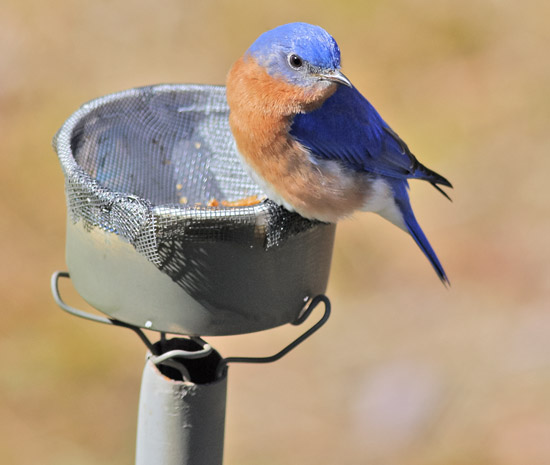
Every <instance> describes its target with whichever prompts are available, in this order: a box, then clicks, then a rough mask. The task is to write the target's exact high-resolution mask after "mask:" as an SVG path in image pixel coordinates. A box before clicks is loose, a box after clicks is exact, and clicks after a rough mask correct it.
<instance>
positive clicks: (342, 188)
mask: <svg viewBox="0 0 550 465" xmlns="http://www.w3.org/2000/svg"><path fill="white" fill-rule="evenodd" d="M336 88H337V84H334V83H326V82H323V83H320V84H319V86H316V87H315V88H313V89H309V88H301V87H299V86H294V85H292V84H289V83H287V82H285V81H284V80H282V79H276V78H273V77H272V76H270V75H269V74H268V73H267V72H266V71H265V69H264V68H262V67H261V66H259V65H258V64H257V63H256V62H255V61H254V60H253V59H252V58H250V57H247V58H240V59H239V60H238V61H237V62H236V63H235V64H234V65H233V67H232V68H231V70H230V71H229V75H228V78H227V101H228V103H229V108H230V114H229V123H230V126H231V130H232V132H233V136H234V138H235V141H236V143H237V147H238V149H239V152H240V153H241V155H242V157H243V158H244V160H245V161H246V163H247V164H248V165H249V166H250V168H251V169H252V170H253V171H254V172H255V173H256V174H257V175H258V176H259V177H260V178H261V179H262V180H264V181H265V183H266V184H267V185H268V186H269V187H270V189H271V190H272V191H273V192H276V195H277V196H279V197H280V198H281V199H283V200H284V205H285V206H286V207H287V208H291V209H293V210H295V211H297V212H298V213H300V214H301V215H302V216H305V217H307V218H312V219H318V220H321V221H327V222H335V221H337V220H338V219H340V218H342V217H344V216H348V215H350V214H351V213H353V212H354V211H355V210H357V209H360V208H361V207H362V206H363V203H364V199H365V193H366V191H367V190H368V186H369V182H368V180H367V179H366V177H365V176H364V175H363V174H361V173H356V172H353V171H352V170H349V169H346V168H345V167H343V166H340V165H339V164H337V163H336V162H326V163H314V162H313V161H312V159H311V156H310V154H309V152H308V150H307V149H306V148H305V147H304V146H303V145H302V144H300V143H299V142H298V141H296V140H294V139H293V138H292V137H290V135H289V130H290V124H291V121H292V118H293V116H294V115H296V114H298V113H302V112H307V111H312V110H314V109H316V108H319V107H320V106H321V105H322V104H323V103H324V101H325V100H326V99H327V98H329V97H330V96H331V95H332V94H333V93H334V91H335V90H336ZM268 195H269V193H268ZM274 200H277V199H274Z"/></svg>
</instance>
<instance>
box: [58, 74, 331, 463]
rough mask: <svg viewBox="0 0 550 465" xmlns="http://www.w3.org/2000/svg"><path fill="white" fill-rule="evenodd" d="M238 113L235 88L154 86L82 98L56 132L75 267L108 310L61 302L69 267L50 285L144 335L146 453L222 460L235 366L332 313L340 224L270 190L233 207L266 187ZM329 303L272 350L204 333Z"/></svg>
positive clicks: (288, 316)
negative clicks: (242, 143) (231, 103)
mask: <svg viewBox="0 0 550 465" xmlns="http://www.w3.org/2000/svg"><path fill="white" fill-rule="evenodd" d="M228 113H229V110H228V108H227V103H226V99H225V89H224V87H218V86H197V85H161V86H153V87H143V88H138V89H131V90H128V91H124V92H120V93H117V94H113V95H109V96H105V97H102V98H99V99H96V100H93V101H91V102H89V103H87V104H85V105H83V106H82V107H81V108H80V109H79V110H78V111H76V112H75V113H74V114H73V115H72V116H71V117H70V118H69V119H68V120H67V121H66V122H65V124H64V125H63V126H62V128H61V129H60V130H59V132H58V133H57V134H56V137H55V139H54V147H55V149H56V151H57V154H58V157H59V160H60V163H61V166H62V169H63V173H64V176H65V191H66V199H67V210H68V217H67V240H66V259H67V265H68V268H69V272H70V279H71V281H72V283H73V285H74V286H75V288H76V290H77V291H78V292H79V294H80V295H81V296H82V297H83V298H84V299H85V300H86V301H87V302H88V303H90V304H91V305H92V306H93V307H95V308H96V309H98V310H100V311H101V312H103V313H104V314H105V315H107V317H103V316H97V315H90V314H87V313H85V312H82V311H80V310H77V309H74V308H72V307H70V306H69V305H67V304H66V303H65V302H64V301H63V299H62V298H61V296H60V294H59V290H58V280H59V278H62V277H63V278H68V277H69V273H66V272H57V273H55V274H54V275H53V277H52V292H53V295H54V298H55V300H56V302H57V303H58V304H59V305H60V306H61V307H62V308H63V309H64V310H66V311H69V312H70V313H72V314H75V315H77V316H81V317H85V318H88V319H91V320H94V321H98V322H101V323H108V324H114V325H117V326H123V327H127V328H130V329H132V330H133V331H134V332H136V333H137V334H138V335H139V336H140V338H141V339H142V340H143V341H144V342H145V343H146V345H147V347H148V349H149V351H150V356H149V358H148V361H147V364H146V367H145V370H144V375H143V381H142V392H141V398H140V414H139V420H138V422H139V425H138V441H137V444H138V445H137V459H136V463H139V464H145V463H164V464H172V463H174V464H175V463H193V464H195V465H199V464H210V465H213V464H216V463H221V457H222V452H223V431H224V426H223V424H224V418H225V417H224V415H225V391H226V383H227V379H226V376H227V370H226V367H227V364H228V363H233V362H251V363H265V362H272V361H275V360H278V359H279V358H281V357H282V356H284V355H285V354H286V353H288V351H290V350H291V349H293V348H294V347H295V346H296V345H298V344H299V343H300V342H302V341H303V340H304V339H305V338H307V337H308V336H310V335H311V334H312V333H313V332H315V331H316V330H317V329H318V328H319V327H320V326H321V325H322V324H324V322H325V321H326V320H327V319H328V316H329V314H330V303H329V301H328V299H327V298H326V297H325V296H324V295H323V293H324V292H325V289H326V285H327V281H328V275H329V269H330V261H331V256H332V248H333V242H334V233H335V225H332V224H325V223H320V222H313V221H309V220H306V219H304V218H302V217H301V216H299V215H297V214H295V213H291V212H288V211H286V210H285V209H283V208H281V207H279V206H277V205H275V204H274V203H272V202H270V201H268V200H264V201H262V202H260V203H258V204H256V205H250V206H241V207H225V206H224V203H225V202H224V201H226V202H234V201H236V200H238V199H242V198H245V197H251V196H256V197H258V198H260V197H262V196H263V193H262V192H261V190H260V189H259V187H258V186H257V185H256V184H255V183H254V182H253V181H252V180H251V179H250V177H249V176H248V175H247V173H246V172H245V171H244V170H243V168H242V166H241V164H240V161H239V159H238V154H237V152H236V146H235V143H234V140H233V137H232V135H231V132H230V129H229V124H228ZM209 205H216V206H209ZM308 302H309V305H308V306H307V307H306V304H307V303H308ZM321 302H323V303H324V305H325V313H324V315H323V317H322V318H321V319H320V320H319V321H318V322H317V323H316V324H315V325H314V326H312V327H311V328H310V329H309V330H308V331H306V332H305V333H304V334H303V335H302V336H300V337H299V338H298V339H297V340H295V341H294V342H292V343H291V344H289V345H288V346H287V347H285V348H284V349H282V350H281V351H280V352H278V353H277V354H275V355H273V356H271V357H228V358H225V359H223V358H222V357H221V356H220V355H219V354H218V353H217V352H216V351H215V350H214V349H213V348H212V347H210V345H209V344H207V343H206V342H205V341H204V340H202V339H201V336H209V335H230V334H243V333H250V332H254V331H260V330H264V329H269V328H273V327H276V326H279V325H283V324H286V323H292V324H300V323H302V322H303V321H304V320H305V319H306V318H307V317H308V316H309V314H310V313H311V312H312V311H313V310H314V309H315V308H316V306H317V305H318V304H319V303H321ZM140 328H146V329H150V330H155V331H159V332H160V333H161V338H160V340H159V341H158V342H157V343H155V344H153V343H151V342H150V341H149V339H148V338H147V337H146V336H145V334H144V332H143V331H142V330H141V329H140ZM165 333H174V334H181V335H185V336H187V337H185V338H174V339H171V340H167V339H166V337H165ZM183 393H192V394H193V395H191V396H187V395H183ZM176 399H178V400H177V401H176ZM178 402H179V403H183V404H184V405H180V404H178ZM151 412H152V413H151ZM167 412H171V414H170V415H167ZM146 417H147V418H146ZM189 426H192V428H189ZM213 445H214V446H213Z"/></svg>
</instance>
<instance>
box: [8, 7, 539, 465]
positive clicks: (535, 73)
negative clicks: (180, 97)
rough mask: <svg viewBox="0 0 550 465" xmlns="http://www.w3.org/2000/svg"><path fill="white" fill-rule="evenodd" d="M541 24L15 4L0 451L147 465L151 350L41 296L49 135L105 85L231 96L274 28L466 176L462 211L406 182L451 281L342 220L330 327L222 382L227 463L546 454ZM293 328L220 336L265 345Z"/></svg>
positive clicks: (396, 14) (535, 14)
mask: <svg viewBox="0 0 550 465" xmlns="http://www.w3.org/2000/svg"><path fill="white" fill-rule="evenodd" d="M549 17H550V7H549V6H548V4H547V2H542V1H536V0H532V1H524V2H513V1H511V0H501V1H497V0H493V1H489V0H486V1H478V0H464V1H462V2H455V1H451V0H445V1H437V2H436V1H428V0H420V1H417V0H396V1H382V0H371V1H368V2H365V1H358V0H339V1H334V0H331V1H328V0H322V1H321V0H315V1H313V0H307V1H302V2H297V1H291V0H279V1H276V2H275V1H274V2H271V4H269V3H262V2H257V1H253V0H239V1H202V2H198V1H193V2H191V1H188V0H179V1H174V0H164V1H161V2H153V1H146V0H138V1H129V0H114V1H106V0H96V1H93V2H85V1H69V0H57V1H50V2H39V1H32V0H17V1H16V0H2V3H1V5H0V134H1V138H2V142H1V149H0V156H1V163H2V169H1V170H0V179H1V183H0V192H1V197H0V199H1V200H0V216H1V222H0V232H1V242H0V247H1V261H2V266H1V268H0V295H1V305H2V324H1V326H0V363H1V370H0V457H1V459H0V461H1V462H2V463H3V464H4V463H5V464H14V465H22V464H31V463H40V464H48V465H50V464H51V465H54V464H55V465H65V464H67V465H88V464H98V463H102V464H130V463H133V459H134V441H135V428H136V413H137V402H138V393H139V384H140V376H141V369H142V366H143V359H144V352H145V351H144V347H143V346H142V344H141V342H140V341H139V340H138V339H137V338H136V337H135V335H133V334H132V333H130V332H128V331H125V330H123V329H113V328H107V327H103V326H101V325H96V324H92V323H89V322H85V321H82V320H79V319H77V318H74V317H70V316H68V315H66V314H64V313H63V312H62V311H61V310H59V309H58V308H57V307H56V306H55V304H54V303H53V300H52V298H51V296H50V291H49V277H50V274H51V273H52V272H53V271H54V270H57V269H65V264H64V234H65V233H64V228H65V225H64V223H65V201H64V194H63V177H62V174H61V170H60V168H59V165H58V162H57V159H56V156H55V154H54V152H53V150H52V149H51V145H50V141H51V138H52V136H53V135H54V133H55V131H56V130H57V129H58V128H59V127H60V125H61V124H62V123H63V121H64V120H65V119H66V118H67V117H68V116H69V115H70V114H71V113H72V112H73V111H74V110H76V109H77V108H78V107H79V106H80V105H81V104H82V103H83V102H85V101H87V100H90V99H92V98H95V97H98V96H100V95H104V94H107V93H111V92H115V91H118V90H123V89H127V88H130V87H134V86H140V85H146V84H154V83H162V82H196V83H223V82H224V79H225V74H226V72H227V70H228V68H229V66H230V65H231V63H232V62H233V60H235V59H236V58H237V57H238V56H239V55H240V54H241V53H242V52H243V51H244V50H245V49H246V48H247V47H248V45H249V44H250V43H251V42H252V41H253V40H254V39H255V38H256V37H257V36H258V35H259V34H260V33H261V32H263V31H265V30H267V29H270V28H272V27H275V26H277V25H279V24H282V23H286V22H291V21H296V20H301V21H307V22H311V23H314V24H319V25H322V26H323V27H325V28H326V29H327V30H328V31H329V32H330V33H331V34H332V35H333V36H335V38H336V39H337V40H338V42H339V45H340V47H341V49H342V52H343V69H344V72H345V73H346V75H347V76H348V77H349V78H350V79H351V80H352V81H353V82H354V83H355V85H356V86H357V87H358V88H359V89H360V90H361V91H362V92H363V93H364V94H365V95H366V96H367V97H368V98H369V99H370V100H371V102H372V103H373V104H374V105H375V106H376V107H377V108H378V109H379V111H380V112H381V113H382V115H383V116H384V117H385V119H386V120H387V121H388V122H389V123H390V124H391V125H392V126H393V127H394V129H395V130H396V131H397V132H398V133H399V134H400V135H401V136H402V137H403V138H404V139H405V140H406V141H407V142H408V144H409V146H410V147H411V148H412V150H413V151H414V152H415V153H416V154H417V155H418V156H419V158H420V159H421V160H422V161H423V162H424V163H426V164H427V165H428V166H430V167H431V168H433V169H435V170H436V171H439V172H441V173H442V174H443V175H445V176H447V177H448V178H449V179H450V180H451V181H452V182H453V183H454V185H455V189H454V191H453V192H452V194H451V195H452V197H453V199H454V202H453V203H449V202H447V201H446V200H445V199H444V198H443V197H442V196H441V195H439V194H438V193H437V192H435V191H434V190H433V189H432V188H431V187H430V186H429V185H423V184H422V183H413V185H412V200H413V205H414V207H415V211H416V213H417V216H418V218H419V221H420V223H421V225H422V226H423V228H424V231H425V232H426V234H427V235H428V237H429V238H430V241H431V242H432V245H433V246H434V248H435V249H436V251H437V253H438V255H439V257H440V259H441V260H442V262H443V264H444V265H445V268H446V270H447V272H448V274H449V276H450V279H451V282H452V287H451V288H450V289H445V288H444V287H443V286H442V285H441V284H440V283H439V281H438V279H437V278H436V276H435V274H434V273H433V271H432V269H431V267H430V266H429V264H428V262H427V260H426V259H425V258H424V257H423V255H422V254H421V252H420V251H419V250H418V248H417V247H416V245H415V244H414V242H413V241H412V239H411V238H409V237H408V236H407V235H406V234H404V233H402V232H401V231H399V230H398V229H397V228H395V227H394V226H392V225H390V224H389V223H387V222H385V221H383V220H382V219H380V218H378V217H377V216H375V215H369V214H363V215H358V216H357V217H356V218H354V219H352V220H348V221H346V222H344V223H342V224H341V225H339V226H338V233H337V242H336V247H335V251H334V260H333V268H332V275H331V281H330V286H329V290H328V295H329V296H330V297H331V299H332V302H333V306H334V312H333V317H332V318H331V320H330V321H329V323H328V325H327V326H326V327H325V328H323V330H322V331H321V332H320V333H318V334H317V335H316V336H315V337H314V338H312V339H311V340H309V341H307V342H306V343H305V344H304V345H303V346H302V347H300V348H299V349H298V350H296V351H295V352H293V353H292V354H290V355H288V356H287V357H286V358H285V359H283V360H281V361H280V362H278V363H276V364H274V365H270V366H234V367H233V368H231V370H230V377H229V381H230V383H229V396H228V411H227V425H226V427H227V432H226V447H225V450H226V452H225V456H226V460H225V463H227V464H239V465H248V464H266V465H271V464H283V463H285V464H286V463H301V464H318V463H323V464H363V463H376V464H400V465H432V464H433V465H435V464H449V465H462V464H464V465H466V464H468V465H471V464H487V465H492V464H495V465H497V464H498V465H522V464H529V465H538V464H549V463H550V312H549V308H548V307H549V295H550V273H549V271H550V269H549V268H550V261H549V258H550V247H549V246H548V240H549V238H548V235H549V233H550V228H549V221H550V215H549V213H550V211H549V202H548V191H547V189H544V188H543V186H544V185H545V184H546V183H547V177H548V173H549V171H550V157H549V149H550V141H549V138H548V123H549V121H550V118H549V116H550V109H549V108H550V105H549V100H550V59H549V55H548V45H549V39H550V28H549V27H548V18H549ZM65 292H66V293H67V295H71V296H72V297H71V299H70V300H71V302H72V303H74V304H76V305H80V306H82V305H83V304H82V305H81V303H80V302H79V300H78V298H77V296H76V295H74V294H70V291H69V289H68V286H67V290H66V291H65ZM298 330H299V328H279V329H276V330H272V331H268V332H264V333H260V334H255V335H248V336H242V337H227V338H212V339H211V340H210V342H212V343H213V344H214V345H215V347H216V348H217V349H218V350H220V352H222V354H224V355H241V354H243V353H244V354H251V355H255V354H258V355H261V354H268V353H272V352H275V351H276V350H278V349H279V348H280V347H282V345H284V344H286V342H288V341H289V340H290V339H291V338H292V337H294V336H295V335H297V333H298Z"/></svg>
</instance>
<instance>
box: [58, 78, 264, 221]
mask: <svg viewBox="0 0 550 465" xmlns="http://www.w3.org/2000/svg"><path fill="white" fill-rule="evenodd" d="M205 90H207V91H208V90H212V91H217V92H221V91H224V90H225V86H222V85H212V84H156V85H150V86H142V87H134V88H131V89H127V90H123V91H119V92H114V93H112V94H107V95H104V96H101V97H97V98H95V99H92V100H90V101H88V102H86V103H84V104H82V105H81V106H80V108H79V109H78V110H76V111H75V112H74V113H73V114H72V115H71V116H69V118H67V120H66V121H65V122H64V123H63V125H62V126H61V128H60V129H59V130H58V131H57V133H56V134H55V136H54V137H53V140H52V145H53V148H54V149H55V151H56V152H57V154H58V157H59V159H60V162H61V165H62V168H63V172H64V173H65V178H70V177H72V176H74V175H78V177H79V178H80V179H81V180H82V181H84V180H85V181H87V182H89V183H90V184H91V185H95V186H97V187H98V188H99V191H100V192H102V193H103V195H106V196H107V197H109V198H111V200H113V201H114V200H117V199H121V198H127V199H134V200H136V201H138V202H140V203H144V204H150V205H151V210H152V212H153V214H155V215H158V216H170V217H172V218H173V217H178V218H180V219H193V220H194V221H200V220H201V219H203V217H202V215H201V214H200V212H209V213H212V212H216V213H215V217H216V218H218V219H220V220H228V219H231V218H232V217H236V216H242V215H247V216H249V215H250V216H254V217H260V216H264V215H265V214H266V209H267V208H268V206H267V205H268V204H267V200H266V199H264V200H262V201H260V202H259V203H258V204H256V205H251V206H244V207H223V206H222V207H210V206H207V205H200V206H195V205H179V204H176V203H168V204H161V205H153V204H151V202H150V201H149V200H147V199H143V198H142V197H140V196H137V195H135V194H132V193H128V192H121V191H116V190H113V189H110V188H108V187H105V186H103V185H102V184H101V183H99V182H98V181H97V180H96V179H95V178H94V177H93V176H91V175H90V174H88V172H86V171H85V170H84V169H83V168H82V167H81V166H80V165H79V164H78V163H77V162H76V160H75V158H74V154H73V152H72V149H71V139H72V135H73V131H74V129H75V127H76V125H77V124H79V123H80V121H82V119H83V118H84V117H86V116H87V115H89V114H91V113H92V112H93V111H95V110H97V109H98V108H101V107H102V106H104V105H106V104H109V103H113V102H116V101H117V100H123V99H126V98H129V97H140V96H143V97H145V96H149V95H155V94H163V93H173V92H193V91H205ZM227 111H229V109H227ZM231 137H232V136H231ZM68 155H69V156H68ZM258 190H260V189H259V188H258ZM258 194H260V192H258ZM96 195H97V192H96ZM211 218H212V217H210V219H211Z"/></svg>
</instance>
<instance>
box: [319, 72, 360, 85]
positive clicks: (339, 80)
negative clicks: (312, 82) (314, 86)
mask: <svg viewBox="0 0 550 465" xmlns="http://www.w3.org/2000/svg"><path fill="white" fill-rule="evenodd" d="M318 76H319V77H320V78H321V79H323V80H325V81H332V82H335V83H336V84H343V85H345V86H348V87H353V85H352V83H351V81H350V80H349V79H348V78H347V77H346V76H344V73H342V72H341V71H339V70H337V69H331V70H328V71H322V72H320V73H319V74H318Z"/></svg>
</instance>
